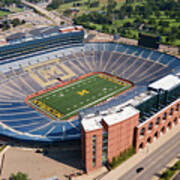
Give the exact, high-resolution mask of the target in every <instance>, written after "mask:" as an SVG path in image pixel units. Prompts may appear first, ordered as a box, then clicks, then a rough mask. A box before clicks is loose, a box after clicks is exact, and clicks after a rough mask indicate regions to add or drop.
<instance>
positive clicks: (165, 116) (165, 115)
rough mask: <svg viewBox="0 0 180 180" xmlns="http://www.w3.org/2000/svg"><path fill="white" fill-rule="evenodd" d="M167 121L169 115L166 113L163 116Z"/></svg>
mask: <svg viewBox="0 0 180 180" xmlns="http://www.w3.org/2000/svg"><path fill="white" fill-rule="evenodd" d="M166 119H167V113H166V112H165V113H164V114H163V120H166Z"/></svg>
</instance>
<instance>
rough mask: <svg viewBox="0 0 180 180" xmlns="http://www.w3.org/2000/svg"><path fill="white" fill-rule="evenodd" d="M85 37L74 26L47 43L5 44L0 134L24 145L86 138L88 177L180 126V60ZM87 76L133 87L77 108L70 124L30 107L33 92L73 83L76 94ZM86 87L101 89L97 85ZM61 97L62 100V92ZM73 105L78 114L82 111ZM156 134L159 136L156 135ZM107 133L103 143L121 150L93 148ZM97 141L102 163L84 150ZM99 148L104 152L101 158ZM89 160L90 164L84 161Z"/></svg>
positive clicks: (37, 39)
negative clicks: (99, 75) (120, 155)
mask: <svg viewBox="0 0 180 180" xmlns="http://www.w3.org/2000/svg"><path fill="white" fill-rule="evenodd" d="M83 36H84V31H83V29H82V27H79V26H78V27H76V26H75V27H70V28H66V29H61V30H60V31H59V32H58V33H57V34H53V35H52V34H51V35H50V34H49V35H48V36H47V37H46V36H45V35H43V36H41V37H33V38H29V39H26V40H17V41H16V42H9V43H8V42H7V44H5V45H2V46H1V47H0V59H1V60H0V64H1V65H0V134H1V135H2V136H5V137H8V138H13V139H17V140H21V141H22V142H23V141H31V142H44V143H51V142H62V141H67V140H70V141H72V140H80V138H81V140H82V147H83V149H82V153H83V159H84V162H85V168H86V170H87V171H91V170H93V169H96V168H99V167H101V166H102V164H104V163H105V162H110V161H112V158H113V157H114V156H117V154H118V153H120V152H122V151H124V150H126V149H127V148H129V147H130V146H132V145H134V146H135V148H136V152H137V151H138V150H139V148H144V147H145V145H146V144H147V143H151V142H152V141H153V138H154V136H155V137H157V138H158V137H159V136H160V134H161V133H165V131H166V129H167V128H168V127H169V128H172V127H173V125H175V124H177V123H178V122H179V116H180V108H179V106H180V105H179V104H180V101H179V96H180V90H179V89H180V79H179V72H180V59H178V58H177V57H174V56H170V55H167V54H164V53H160V52H158V51H153V50H150V49H145V48H141V47H136V46H130V45H124V44H118V43H84V42H83ZM42 50H43V51H42ZM89 73H105V74H109V75H111V77H112V78H110V76H108V80H107V77H106V80H107V81H108V82H109V81H111V82H109V85H110V86H111V85H112V81H113V82H115V81H116V82H117V78H120V79H122V80H121V81H118V83H120V82H121V83H122V81H123V82H130V83H132V84H133V87H132V88H130V89H128V90H126V91H123V92H121V93H120V94H113V96H112V95H111V96H110V95H108V96H107V97H108V98H106V99H103V101H98V102H99V103H97V104H95V105H94V106H92V105H91V104H90V103H89V104H87V103H86V105H84V106H80V108H79V107H77V109H76V110H77V112H78V114H76V115H75V116H72V117H70V118H69V119H67V120H66V119H61V118H52V117H49V115H47V113H46V112H45V113H44V112H42V110H37V108H34V107H33V106H31V105H29V103H27V101H26V100H27V97H30V96H32V95H34V94H35V95H41V94H42V93H49V91H51V90H53V91H54V90H56V88H57V87H58V88H61V87H62V89H63V88H66V86H67V84H68V85H69V86H70V85H71V87H72V89H71V91H72V92H73V88H77V87H76V86H78V85H77V83H78V82H79V81H77V79H78V78H80V77H82V76H85V75H87V74H89ZM75 79H76V81H74V80H75ZM78 80H79V79H78ZM82 80H83V79H81V82H82V83H83V81H82ZM73 83H74V84H73ZM93 83H94V82H93ZM75 84H76V86H75ZM116 85H117V84H116ZM84 87H87V84H85V85H84ZM88 87H89V88H91V89H96V88H98V85H96V86H95V85H94V86H93V88H92V87H91V86H88ZM112 87H114V88H117V86H114V85H113V86H111V87H110V90H112V89H111V88H112ZM104 90H106V89H104ZM60 91H61V89H60ZM102 91H103V89H101V90H100V93H101V94H100V95H102ZM39 92H41V93H40V94H39ZM119 92H120V91H118V93H119ZM67 94H70V93H67ZM81 94H82V97H83V95H84V94H87V95H88V97H89V99H88V100H90V98H91V96H90V95H91V94H90V93H89V91H87V90H83V91H81V92H80V95H81ZM45 95H46V94H44V96H45ZM59 96H65V93H64V94H59ZM93 96H94V94H93V95H92V99H93ZM33 97H34V96H33ZM79 97H81V96H79ZM48 98H51V97H50V96H49V97H47V99H48ZM95 98H96V97H95ZM103 98H104V97H103ZM47 99H46V100H47ZM86 100H87V99H86ZM88 100H87V101H88ZM81 101H82V100H79V101H78V102H79V103H80V102H81ZM43 103H46V101H43ZM70 104H71V105H72V106H74V108H75V107H76V105H77V104H72V103H71V102H70ZM46 106H47V104H46ZM48 106H49V105H48ZM68 108H70V107H67V110H69V109H68ZM162 114H163V115H162ZM169 114H170V116H169ZM162 116H163V117H162ZM163 119H164V120H163ZM123 122H124V123H125V124H126V123H127V124H126V125H125V126H126V127H127V128H124V130H122V129H120V130H119V129H118V128H122V126H121V123H123ZM163 122H165V123H164V124H163ZM114 124H117V125H118V126H117V127H118V128H117V129H113V128H112V129H113V131H114V132H116V131H122V132H123V133H125V134H126V133H127V132H129V134H128V135H127V136H123V137H122V138H125V139H121V138H119V136H117V134H113V133H112V134H111V132H112V131H110V130H111V126H113V127H116V126H114ZM129 124H131V126H129ZM125 126H123V127H125ZM128 128H129V129H128ZM152 129H153V130H154V131H153V132H155V133H156V134H152ZM86 135H89V136H86ZM96 135H97V136H96ZM104 135H105V138H104V139H106V140H107V137H113V139H114V143H115V144H117V145H119V146H120V147H116V148H115V149H116V151H113V147H115V146H112V147H110V145H109V144H110V142H108V144H107V143H106V144H103V145H102V144H101V145H99V144H96V143H97V141H98V139H99V138H101V139H102V137H104ZM87 137H88V138H87ZM93 138H95V140H94V139H93ZM96 138H97V139H96ZM117 138H119V139H121V140H122V142H124V141H126V142H127V143H124V144H121V143H120V142H119V141H116V140H117ZM85 141H86V144H85V143H84V142H85ZM92 142H93V143H95V144H96V145H97V147H96V150H97V151H101V154H103V157H100V156H98V157H97V156H96V155H94V154H92V155H88V152H86V151H87V149H88V148H94V146H93V147H90V144H92ZM98 142H99V141H98ZM102 146H105V147H104V149H106V150H105V151H103V152H102ZM100 147H101V148H100ZM98 148H99V149H98ZM107 149H108V151H107ZM107 152H108V154H107ZM88 156H90V157H88ZM88 158H89V159H92V161H87V159H88ZM99 162H101V163H99ZM102 162H103V163H102Z"/></svg>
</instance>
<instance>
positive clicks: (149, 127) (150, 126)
mask: <svg viewBox="0 0 180 180" xmlns="http://www.w3.org/2000/svg"><path fill="white" fill-rule="evenodd" d="M152 128H153V123H152V122H151V123H150V124H149V125H148V130H149V131H151V130H152Z"/></svg>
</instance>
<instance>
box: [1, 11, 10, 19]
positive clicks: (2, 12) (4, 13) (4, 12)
mask: <svg viewBox="0 0 180 180" xmlns="http://www.w3.org/2000/svg"><path fill="white" fill-rule="evenodd" d="M8 14H10V12H6V11H1V10H0V18H1V17H3V16H6V15H8Z"/></svg>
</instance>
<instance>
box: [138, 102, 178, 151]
mask: <svg viewBox="0 0 180 180" xmlns="http://www.w3.org/2000/svg"><path fill="white" fill-rule="evenodd" d="M178 107H179V108H178ZM171 110H172V112H173V113H172V114H171ZM165 114H166V118H165ZM163 117H164V118H163ZM179 118H180V100H177V101H175V102H173V103H172V104H171V105H170V106H167V107H165V108H164V109H163V110H161V111H160V112H159V113H158V114H155V115H154V116H153V117H152V118H150V119H149V120H148V121H146V122H145V123H144V124H140V125H139V126H137V127H136V130H135V131H136V143H135V146H136V152H138V151H139V149H143V148H145V147H146V145H147V144H148V143H152V142H153V141H154V140H155V139H158V138H159V137H160V135H161V134H165V133H166V131H167V130H168V129H172V127H173V125H177V124H178V120H179ZM143 129H144V130H143ZM143 131H144V133H141V132H143Z"/></svg>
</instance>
